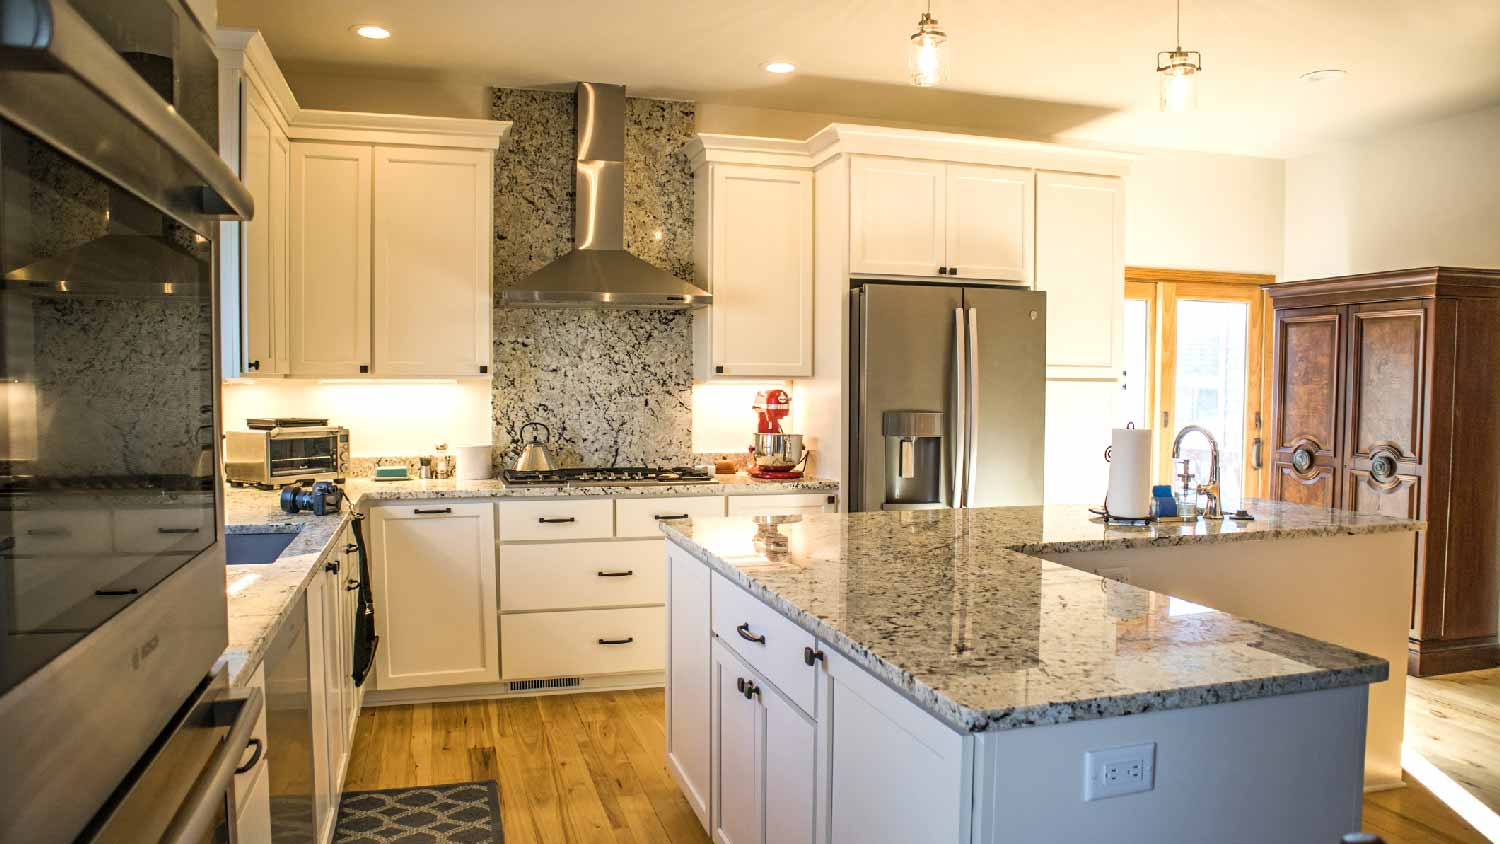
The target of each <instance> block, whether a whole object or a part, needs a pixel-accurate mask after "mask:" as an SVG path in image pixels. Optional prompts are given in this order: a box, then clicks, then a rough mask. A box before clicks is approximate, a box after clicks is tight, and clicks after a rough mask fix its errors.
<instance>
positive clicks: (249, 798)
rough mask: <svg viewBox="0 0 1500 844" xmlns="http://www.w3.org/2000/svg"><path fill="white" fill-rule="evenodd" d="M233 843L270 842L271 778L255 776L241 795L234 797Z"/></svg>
mask: <svg viewBox="0 0 1500 844" xmlns="http://www.w3.org/2000/svg"><path fill="white" fill-rule="evenodd" d="M235 813H236V814H235V823H234V831H235V838H234V841H235V844H272V842H271V778H270V777H269V776H262V777H257V778H256V780H255V784H254V785H253V786H251V787H250V791H249V792H247V793H246V794H245V795H244V796H243V797H241V796H238V795H237V796H236V797H235Z"/></svg>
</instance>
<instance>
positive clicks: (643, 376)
mask: <svg viewBox="0 0 1500 844" xmlns="http://www.w3.org/2000/svg"><path fill="white" fill-rule="evenodd" d="M492 94H493V100H492V113H493V115H494V117H495V118H496V119H498V120H510V121H514V127H513V128H512V130H511V137H510V142H509V144H508V145H507V147H506V148H505V149H504V150H502V151H501V153H500V155H499V156H498V157H497V159H496V162H495V254H494V259H495V260H494V266H495V296H496V302H495V305H496V307H495V313H494V320H495V324H494V329H495V331H494V337H495V341H494V342H495V347H494V380H493V387H492V389H493V399H494V402H493V417H494V430H493V439H492V442H493V444H494V460H495V464H496V466H497V468H498V467H501V466H508V465H512V464H513V463H514V460H515V457H516V455H517V454H518V453H519V452H520V449H521V446H522V444H523V443H522V442H521V440H520V429H521V426H522V425H524V424H526V423H527V422H530V421H539V422H542V423H544V424H546V425H547V426H548V427H549V428H551V430H552V452H553V455H554V456H555V457H556V459H557V460H558V463H559V464H560V465H563V466H583V465H617V466H624V465H679V464H684V463H691V462H693V461H694V456H693V454H692V384H693V377H692V319H693V315H692V312H690V311H644V310H612V309H610V310H606V309H592V308H578V309H532V308H510V307H504V306H502V303H501V300H500V295H501V293H502V291H504V290H505V289H506V288H507V287H509V286H510V285H513V284H515V283H516V282H517V281H518V280H520V279H522V278H525V277H526V276H527V275H529V274H530V273H532V272H534V271H536V270H537V269H540V268H541V267H542V266H544V265H545V264H547V263H549V262H551V261H552V260H553V259H555V258H557V257H558V256H561V255H563V254H564V253H566V252H567V251H568V250H569V249H571V248H572V244H573V192H574V191H573V179H574V171H573V165H574V150H575V142H574V123H575V108H576V106H575V100H574V95H573V93H572V92H571V91H569V92H553V91H531V90H520V89H512V88H496V89H493V92H492ZM693 119H694V105H693V103H690V102H678V101H670V100H648V99H638V98H628V99H627V100H626V126H625V247H626V248H627V249H629V250H630V251H631V252H632V253H634V254H635V255H637V256H639V257H641V258H643V259H645V260H647V261H649V262H651V263H652V264H655V265H656V266H658V267H660V268H662V269H664V270H667V271H669V272H671V273H672V274H674V275H676V276H678V277H679V278H682V279H685V280H692V275H693V266H692V245H693V178H692V169H691V166H690V163H689V160H688V156H687V152H686V147H687V144H688V142H689V141H690V140H691V139H692V137H693Z"/></svg>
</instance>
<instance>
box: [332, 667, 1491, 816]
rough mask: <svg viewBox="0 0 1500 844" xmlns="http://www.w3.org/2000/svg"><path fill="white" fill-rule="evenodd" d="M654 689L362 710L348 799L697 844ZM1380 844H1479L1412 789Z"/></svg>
mask: <svg viewBox="0 0 1500 844" xmlns="http://www.w3.org/2000/svg"><path fill="white" fill-rule="evenodd" d="M665 729H666V725H665V709H664V705H663V700H662V691H661V689H641V690H637V691H624V692H597V693H590V694H576V695H546V696H541V697H529V698H505V699H501V700H484V701H470V702H465V703H432V704H426V703H423V704H413V705H408V706H382V707H371V708H369V709H366V710H364V711H363V712H361V713H360V716H359V725H358V728H357V732H356V735H355V739H354V749H353V751H352V754H351V756H350V760H349V773H348V775H347V782H346V784H345V786H344V787H345V789H346V790H348V791H363V790H366V789H376V788H401V787H407V786H417V785H437V784H441V783H446V782H463V781H468V780H486V779H493V780H496V781H497V782H498V783H499V784H500V814H501V822H502V823H503V825H504V827H505V841H506V844H533V843H534V842H535V844H594V842H599V844H661V843H662V842H666V843H667V844H684V842H690V843H691V844H702V843H703V842H706V841H708V836H707V835H706V834H705V833H704V831H703V827H701V826H700V825H699V824H698V818H697V817H696V816H695V815H694V814H693V810H692V809H691V808H690V807H689V806H688V803H687V800H686V799H685V798H684V797H683V796H682V793H681V792H680V791H678V789H677V783H676V782H675V781H674V780H673V779H672V775H671V774H670V773H668V772H667V767H666V732H665ZM1364 826H1365V829H1366V830H1367V831H1369V832H1376V833H1379V834H1380V835H1381V836H1383V837H1384V838H1385V840H1386V842H1387V844H1432V843H1433V842H1458V844H1484V840H1485V839H1484V838H1483V836H1480V835H1479V834H1478V833H1477V832H1475V831H1474V830H1473V829H1472V828H1470V827H1469V826H1468V825H1467V824H1465V823H1464V822H1463V820H1461V819H1460V818H1459V817H1458V816H1457V815H1455V814H1454V813H1453V812H1452V811H1451V810H1449V809H1448V807H1446V806H1444V805H1443V804H1442V802H1440V801H1439V800H1438V799H1437V798H1436V797H1434V796H1433V795H1432V794H1431V793H1430V792H1428V791H1427V789H1425V788H1423V787H1422V786H1421V785H1420V784H1418V783H1415V782H1411V784H1410V786H1409V787H1408V788H1405V789H1400V790H1396V791H1386V792H1381V793H1378V794H1371V795H1368V796H1366V798H1365V809H1364Z"/></svg>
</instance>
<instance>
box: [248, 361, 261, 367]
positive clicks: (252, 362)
mask: <svg viewBox="0 0 1500 844" xmlns="http://www.w3.org/2000/svg"><path fill="white" fill-rule="evenodd" d="M245 368H246V369H260V361H258V360H252V361H250V362H249V363H247V364H245Z"/></svg>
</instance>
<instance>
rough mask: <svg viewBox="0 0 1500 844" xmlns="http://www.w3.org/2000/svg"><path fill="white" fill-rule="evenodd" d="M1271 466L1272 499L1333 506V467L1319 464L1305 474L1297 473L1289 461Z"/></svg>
mask: <svg viewBox="0 0 1500 844" xmlns="http://www.w3.org/2000/svg"><path fill="white" fill-rule="evenodd" d="M1271 468H1272V472H1271V498H1272V499H1274V500H1276V501H1285V502H1287V503H1288V504H1307V505H1311V506H1313V507H1332V506H1334V502H1335V500H1336V499H1335V495H1334V494H1335V492H1337V490H1336V489H1335V488H1334V482H1335V479H1336V478H1337V473H1336V472H1335V470H1334V469H1333V467H1331V466H1319V467H1317V468H1316V469H1314V470H1312V471H1311V472H1309V473H1308V474H1307V475H1305V476H1304V475H1300V474H1298V473H1297V470H1296V469H1294V468H1292V465H1291V464H1290V463H1277V464H1276V465H1274V466H1272V467H1271Z"/></svg>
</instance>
